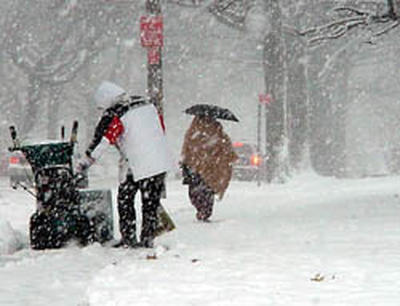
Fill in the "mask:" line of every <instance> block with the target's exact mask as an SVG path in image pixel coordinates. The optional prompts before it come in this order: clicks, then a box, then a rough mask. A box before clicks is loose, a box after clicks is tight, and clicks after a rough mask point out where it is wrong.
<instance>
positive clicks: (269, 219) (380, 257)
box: [0, 174, 400, 306]
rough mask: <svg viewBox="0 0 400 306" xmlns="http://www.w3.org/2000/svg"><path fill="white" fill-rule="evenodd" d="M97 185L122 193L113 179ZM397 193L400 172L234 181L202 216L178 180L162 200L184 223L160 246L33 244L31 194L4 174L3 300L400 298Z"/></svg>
mask: <svg viewBox="0 0 400 306" xmlns="http://www.w3.org/2000/svg"><path fill="white" fill-rule="evenodd" d="M99 186H102V187H106V186H107V187H108V188H110V186H111V188H112V189H113V193H114V196H115V188H116V182H115V181H114V180H112V181H111V180H110V181H108V182H103V183H102V184H101V182H99ZM398 190H400V180H399V178H398V177H382V178H370V179H362V180H336V179H332V178H322V177H318V176H316V175H313V174H307V175H301V176H298V177H296V178H295V179H293V180H292V181H290V182H289V183H288V184H285V185H266V184H264V185H262V186H260V187H258V186H257V184H256V183H249V182H232V185H231V186H230V188H229V190H228V192H227V194H226V197H225V199H224V200H223V201H222V202H217V203H216V206H215V212H214V215H213V222H211V223H207V224H203V223H199V222H197V221H195V218H194V209H193V208H192V207H191V206H190V205H189V201H188V198H187V195H186V188H185V187H184V186H182V185H181V184H180V182H179V181H169V182H168V198H167V199H166V200H164V202H163V203H164V205H165V207H166V208H167V209H168V211H169V212H170V214H171V216H172V217H173V219H174V221H175V222H176V225H177V229H176V230H175V231H173V232H171V233H168V234H165V235H164V236H162V237H160V238H158V239H157V241H156V247H155V248H154V249H153V250H127V249H112V248H106V247H102V246H100V245H92V246H89V247H86V248H79V247H77V246H69V247H68V248H65V249H61V250H52V251H32V250H30V249H29V248H28V247H27V241H28V233H27V223H28V219H29V215H30V214H31V212H32V211H33V208H34V201H33V199H32V198H31V196H30V195H29V194H26V193H25V192H24V191H23V190H19V191H14V190H11V189H9V188H8V186H7V182H6V181H1V182H0V305H7V306H9V305H18V306H22V305H24V306H25V305H41V306H43V305H52V306H55V305H68V306H69V305H71V306H77V305H80V306H83V305H96V306H97V305H98V306H107V305H110V306H111V305H118V306H120V305H135V306H139V305H157V306H159V305H173V306H179V305H184V306H187V305H199V306H205V305H218V306H220V305H227V306H228V305H229V306H231V305H237V306H247V305H251V306H254V305H285V306H291V305H328V306H331V305H354V306H359V305H363V306H365V305H379V306H380V305H385V306H387V305H396V306H397V305H399V301H400V291H399V283H400V269H399V267H400V218H399V217H400V198H399V196H398ZM21 247H22V249H20V248H21ZM16 249H19V250H18V251H15V250H16Z"/></svg>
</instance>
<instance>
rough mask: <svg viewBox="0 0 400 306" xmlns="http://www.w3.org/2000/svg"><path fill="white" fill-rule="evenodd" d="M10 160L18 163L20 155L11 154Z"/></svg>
mask: <svg viewBox="0 0 400 306" xmlns="http://www.w3.org/2000/svg"><path fill="white" fill-rule="evenodd" d="M9 161H10V164H13V165H15V164H18V163H19V157H18V156H11V157H10V159H9Z"/></svg>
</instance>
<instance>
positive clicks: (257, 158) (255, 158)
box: [250, 154, 261, 166]
mask: <svg viewBox="0 0 400 306" xmlns="http://www.w3.org/2000/svg"><path fill="white" fill-rule="evenodd" d="M250 163H251V164H252V165H253V166H260V165H261V157H260V156H259V155H257V154H253V155H252V156H251V158H250Z"/></svg>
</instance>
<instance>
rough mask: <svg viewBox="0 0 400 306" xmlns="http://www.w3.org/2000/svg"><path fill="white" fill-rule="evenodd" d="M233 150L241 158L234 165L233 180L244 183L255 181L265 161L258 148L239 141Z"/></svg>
mask: <svg viewBox="0 0 400 306" xmlns="http://www.w3.org/2000/svg"><path fill="white" fill-rule="evenodd" d="M233 148H234V150H235V152H236V154H237V155H238V157H239V158H238V160H237V161H236V162H235V163H234V164H233V178H234V179H237V180H244V181H251V180H255V179H256V178H257V174H258V171H259V169H260V167H261V166H262V160H263V158H262V156H261V155H260V154H259V153H258V152H257V146H256V145H254V144H252V143H249V142H241V141H238V142H234V143H233Z"/></svg>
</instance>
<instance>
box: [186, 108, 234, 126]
mask: <svg viewBox="0 0 400 306" xmlns="http://www.w3.org/2000/svg"><path fill="white" fill-rule="evenodd" d="M185 113H186V114H189V115H195V116H206V117H211V118H213V119H222V120H231V121H236V122H239V119H238V118H237V117H236V116H235V115H234V114H233V113H232V112H231V111H230V110H229V109H227V108H222V107H220V106H217V105H212V104H196V105H193V106H191V107H189V108H188V109H186V110H185Z"/></svg>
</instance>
